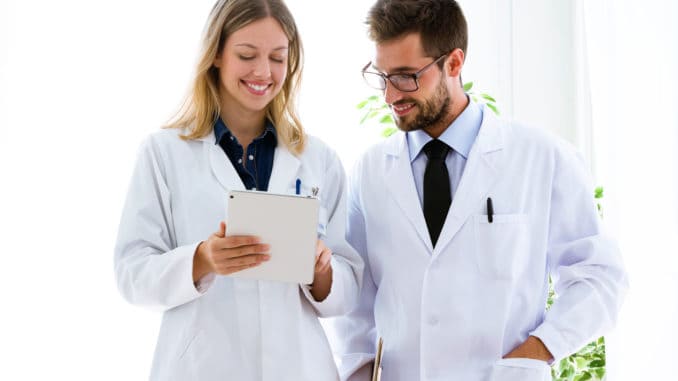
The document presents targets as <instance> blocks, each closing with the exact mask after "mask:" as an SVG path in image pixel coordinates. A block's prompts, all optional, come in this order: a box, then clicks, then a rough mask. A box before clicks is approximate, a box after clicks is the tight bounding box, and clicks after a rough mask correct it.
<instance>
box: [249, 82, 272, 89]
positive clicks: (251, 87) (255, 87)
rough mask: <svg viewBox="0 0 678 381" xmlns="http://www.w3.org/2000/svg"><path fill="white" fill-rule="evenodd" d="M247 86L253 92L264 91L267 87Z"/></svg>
mask: <svg viewBox="0 0 678 381" xmlns="http://www.w3.org/2000/svg"><path fill="white" fill-rule="evenodd" d="M247 86H249V88H250V89H253V90H254V91H264V90H266V88H267V87H268V85H254V84H251V83H248V84H247Z"/></svg>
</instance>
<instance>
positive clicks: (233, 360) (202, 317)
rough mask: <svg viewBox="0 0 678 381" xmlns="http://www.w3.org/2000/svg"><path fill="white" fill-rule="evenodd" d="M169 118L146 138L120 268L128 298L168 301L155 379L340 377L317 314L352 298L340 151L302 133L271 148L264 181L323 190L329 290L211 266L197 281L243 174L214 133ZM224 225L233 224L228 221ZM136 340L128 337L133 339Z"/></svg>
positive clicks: (355, 279) (355, 273)
mask: <svg viewBox="0 0 678 381" xmlns="http://www.w3.org/2000/svg"><path fill="white" fill-rule="evenodd" d="M184 132H185V131H181V130H177V129H166V130H161V131H158V132H157V133H154V134H152V135H151V136H150V137H149V138H148V139H147V140H146V141H145V142H144V143H143V144H142V146H141V149H140V152H139V157H138V161H137V164H136V168H135V170H134V174H133V177H132V181H131V185H130V188H129V193H128V196H127V200H126V203H125V207H124V210H123V213H122V219H121V223H120V230H119V235H118V240H117V244H116V248H115V274H116V279H117V283H118V287H119V289H120V292H121V293H122V295H123V296H124V297H125V298H126V299H127V300H128V301H129V302H131V303H133V304H138V305H143V306H149V307H154V308H157V309H161V310H163V311H164V314H163V319H162V325H161V327H160V334H159V338H158V342H157V347H156V352H155V357H154V361H153V367H152V372H151V379H152V380H163V381H165V380H181V381H185V380H200V381H210V380H215V381H216V380H248V381H249V380H262V381H269V380H271V381H272V380H276V381H278V380H290V381H299V380H335V379H337V377H338V376H337V370H336V367H335V364H334V362H333V357H332V354H331V350H330V347H329V345H328V342H327V339H326V337H325V334H324V331H323V329H322V327H321V325H320V323H319V321H318V316H320V317H325V316H334V315H337V314H342V313H345V312H347V311H348V310H349V309H351V308H352V307H353V305H354V303H355V302H356V301H357V297H358V292H359V281H360V280H361V279H362V261H361V259H360V257H359V256H358V255H357V254H356V253H355V251H354V250H353V249H352V248H351V247H350V246H349V245H348V244H347V243H346V241H345V238H344V231H345V218H346V217H345V199H344V197H345V174H344V171H343V167H342V166H341V163H340V161H339V159H338V157H337V155H336V154H335V153H334V152H333V151H332V150H330V149H329V148H328V147H327V146H325V145H324V144H323V143H322V142H321V141H319V140H318V139H315V138H313V137H309V139H308V145H307V148H306V149H305V151H304V153H303V154H301V155H300V156H298V157H295V156H294V155H292V154H291V153H290V152H289V151H288V150H287V149H286V148H285V147H284V146H283V144H278V147H277V148H276V151H275V157H274V164H273V170H272V174H271V179H270V183H269V191H270V192H273V193H292V194H293V193H294V192H295V182H296V180H297V179H300V180H301V181H302V185H301V191H302V194H310V192H311V188H312V187H318V188H319V189H320V192H319V198H320V200H321V212H320V223H319V237H320V238H321V239H323V240H324V241H325V243H326V245H327V246H328V247H329V248H330V249H331V250H332V251H333V257H332V268H333V283H332V289H331V292H330V294H329V296H328V297H327V298H326V299H325V300H324V301H323V302H321V303H318V302H315V301H314V299H313V297H312V296H311V295H310V293H309V291H308V289H307V288H306V287H305V286H301V285H297V284H291V283H281V282H269V281H253V280H244V279H235V278H232V277H229V276H216V278H215V279H214V280H213V281H212V282H211V283H210V284H209V285H208V287H207V289H206V290H203V292H202V293H201V292H199V291H198V290H197V289H196V287H195V286H194V284H193V279H192V264H193V255H194V253H195V250H196V248H197V246H198V244H199V243H200V242H201V241H203V240H206V239H207V238H208V237H209V236H210V235H211V234H212V233H214V232H215V231H217V229H218V227H219V222H220V221H222V220H223V219H224V216H225V215H226V207H227V205H226V194H227V192H228V190H231V189H243V184H242V182H241V180H240V178H239V177H238V174H237V173H236V170H235V169H234V168H233V166H232V165H231V163H230V161H229V160H228V158H227V156H226V154H225V153H224V152H223V150H222V148H221V147H220V146H219V145H217V144H215V139H214V134H213V133H212V134H210V135H208V136H206V137H204V138H202V139H199V140H193V141H184V140H182V139H180V138H179V136H178V135H179V134H180V133H184ZM227 234H228V228H227ZM130 345H134V343H130Z"/></svg>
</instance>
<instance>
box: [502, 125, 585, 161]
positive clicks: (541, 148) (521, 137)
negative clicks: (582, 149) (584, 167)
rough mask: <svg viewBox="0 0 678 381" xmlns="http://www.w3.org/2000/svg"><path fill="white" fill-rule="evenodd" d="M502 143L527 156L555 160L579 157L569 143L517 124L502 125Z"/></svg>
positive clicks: (540, 130)
mask: <svg viewBox="0 0 678 381" xmlns="http://www.w3.org/2000/svg"><path fill="white" fill-rule="evenodd" d="M503 128H505V131H504V133H503V135H504V137H505V139H504V143H505V145H506V146H507V147H515V148H516V149H517V150H520V151H522V152H523V153H525V154H529V156H542V157H543V156H548V157H552V158H555V159H558V158H568V157H571V158H572V157H577V156H580V154H579V152H578V151H577V149H576V148H575V147H574V145H572V144H571V143H570V142H568V141H566V140H565V139H563V138H561V137H559V136H557V135H556V134H555V133H553V132H551V131H548V130H547V129H544V128H537V127H533V126H530V125H527V124H523V123H518V122H505V123H503Z"/></svg>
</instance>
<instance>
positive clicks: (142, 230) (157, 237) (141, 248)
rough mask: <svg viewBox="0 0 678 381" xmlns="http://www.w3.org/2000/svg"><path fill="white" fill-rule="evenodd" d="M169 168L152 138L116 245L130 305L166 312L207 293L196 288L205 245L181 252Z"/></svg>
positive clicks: (136, 174)
mask: <svg viewBox="0 0 678 381" xmlns="http://www.w3.org/2000/svg"><path fill="white" fill-rule="evenodd" d="M162 165H163V163H162V160H161V158H160V154H159V153H158V150H157V147H156V146H155V144H154V141H153V139H152V138H149V139H148V140H146V141H145V142H144V143H143V144H142V146H141V148H140V150H139V154H138V157H137V163H136V166H135V169H134V173H133V175H132V180H131V182H130V186H129V191H128V193H127V199H126V201H125V206H124V209H123V212H122V217H121V219H120V227H119V230H118V238H117V241H116V245H115V257H114V263H115V276H116V282H117V285H118V289H119V290H120V293H121V294H122V295H123V297H124V298H125V299H127V300H128V301H129V302H130V303H133V304H138V305H144V306H149V307H153V308H158V309H161V310H166V309H169V308H172V307H176V306H178V305H181V304H184V303H187V302H190V301H192V300H194V299H196V298H198V297H199V296H200V295H201V294H200V293H199V292H198V291H197V290H196V288H195V286H194V284H193V257H194V254H195V252H196V248H197V247H198V244H199V242H195V243H193V244H190V245H186V246H181V247H177V245H176V237H175V234H174V221H173V217H172V210H171V207H170V197H171V194H170V189H169V188H168V187H167V185H166V181H165V176H164V168H163V166H162Z"/></svg>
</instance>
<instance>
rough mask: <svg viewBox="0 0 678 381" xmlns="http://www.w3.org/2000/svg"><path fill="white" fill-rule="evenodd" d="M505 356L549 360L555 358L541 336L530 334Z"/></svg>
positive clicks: (507, 357) (506, 357)
mask: <svg viewBox="0 0 678 381" xmlns="http://www.w3.org/2000/svg"><path fill="white" fill-rule="evenodd" d="M504 358H505V359H509V358H526V359H533V360H541V361H545V362H549V361H551V360H552V359H553V355H552V354H551V352H549V350H548V349H547V348H546V346H545V345H544V343H542V341H541V340H539V338H537V337H535V336H530V337H528V338H527V340H525V342H524V343H522V344H520V345H519V346H517V347H516V348H515V349H514V350H512V351H511V352H509V353H508V354H507V355H506V356H504Z"/></svg>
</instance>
